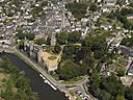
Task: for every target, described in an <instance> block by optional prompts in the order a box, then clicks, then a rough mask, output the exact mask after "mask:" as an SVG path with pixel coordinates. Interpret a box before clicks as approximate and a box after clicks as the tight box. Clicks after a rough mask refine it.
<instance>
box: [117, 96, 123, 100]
mask: <svg viewBox="0 0 133 100" xmlns="http://www.w3.org/2000/svg"><path fill="white" fill-rule="evenodd" d="M116 100H125V97H124V96H123V95H117V96H116Z"/></svg>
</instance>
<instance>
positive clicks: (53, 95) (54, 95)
mask: <svg viewBox="0 0 133 100" xmlns="http://www.w3.org/2000/svg"><path fill="white" fill-rule="evenodd" d="M4 55H5V56H7V57H8V58H9V60H10V61H11V62H12V63H13V64H14V65H16V66H17V67H18V69H19V70H20V71H23V72H24V73H25V75H26V77H28V78H29V79H30V81H31V87H32V90H33V91H34V92H37V93H38V94H39V97H40V100H68V99H67V98H66V97H65V94H64V93H61V92H60V91H58V90H57V91H54V90H53V89H52V88H51V87H50V86H49V85H47V84H45V83H44V80H43V79H42V78H41V77H40V76H39V73H38V72H36V71H35V70H33V69H32V68H31V67H30V66H29V65H28V64H26V63H25V62H24V61H23V60H21V59H20V58H19V57H18V56H16V55H14V54H9V53H5V54H4Z"/></svg>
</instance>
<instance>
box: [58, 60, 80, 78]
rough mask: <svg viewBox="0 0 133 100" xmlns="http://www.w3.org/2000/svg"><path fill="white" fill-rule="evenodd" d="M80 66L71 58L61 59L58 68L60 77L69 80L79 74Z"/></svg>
mask: <svg viewBox="0 0 133 100" xmlns="http://www.w3.org/2000/svg"><path fill="white" fill-rule="evenodd" d="M79 68H80V66H79V65H77V64H76V63H74V62H73V61H72V60H65V61H63V62H62V63H61V64H60V66H59V69H58V71H57V72H58V74H59V77H60V79H63V80H70V79H72V78H75V77H78V76H79V75H80V71H79Z"/></svg>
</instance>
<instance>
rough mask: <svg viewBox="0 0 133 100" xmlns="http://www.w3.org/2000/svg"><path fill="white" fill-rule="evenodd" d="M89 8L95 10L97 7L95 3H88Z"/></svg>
mask: <svg viewBox="0 0 133 100" xmlns="http://www.w3.org/2000/svg"><path fill="white" fill-rule="evenodd" d="M89 10H91V11H93V12H95V11H97V10H98V7H97V5H96V4H95V3H92V4H91V5H90V9H89Z"/></svg>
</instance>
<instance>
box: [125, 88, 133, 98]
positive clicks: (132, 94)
mask: <svg viewBox="0 0 133 100" xmlns="http://www.w3.org/2000/svg"><path fill="white" fill-rule="evenodd" d="M125 98H126V99H127V100H133V86H131V87H130V88H129V87H127V88H126V91H125Z"/></svg>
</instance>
